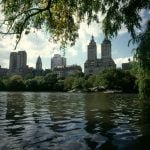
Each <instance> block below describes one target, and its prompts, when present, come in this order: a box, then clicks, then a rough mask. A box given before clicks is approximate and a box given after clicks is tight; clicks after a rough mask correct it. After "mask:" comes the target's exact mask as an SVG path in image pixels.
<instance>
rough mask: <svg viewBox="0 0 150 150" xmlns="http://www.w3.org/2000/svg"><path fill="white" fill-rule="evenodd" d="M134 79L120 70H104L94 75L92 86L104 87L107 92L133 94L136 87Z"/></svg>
mask: <svg viewBox="0 0 150 150" xmlns="http://www.w3.org/2000/svg"><path fill="white" fill-rule="evenodd" d="M135 81H136V78H135V77H134V76H133V75H131V73H129V72H125V71H122V70H121V69H111V70H104V71H103V72H102V73H100V74H98V75H96V79H95V82H94V86H104V87H105V88H106V89H109V90H121V91H123V92H131V93H132V92H135V91H137V87H136V84H135Z"/></svg>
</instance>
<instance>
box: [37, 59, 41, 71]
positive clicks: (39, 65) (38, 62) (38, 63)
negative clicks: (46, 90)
mask: <svg viewBox="0 0 150 150" xmlns="http://www.w3.org/2000/svg"><path fill="white" fill-rule="evenodd" d="M36 70H37V71H41V70H42V60H41V57H40V56H39V57H38V58H37V61H36Z"/></svg>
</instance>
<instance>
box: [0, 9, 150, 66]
mask: <svg viewBox="0 0 150 150" xmlns="http://www.w3.org/2000/svg"><path fill="white" fill-rule="evenodd" d="M141 16H142V18H143V21H142V22H141V23H142V24H143V25H145V24H146V21H147V19H150V18H149V17H150V11H148V12H146V13H145V11H141ZM1 17H2V16H0V18H1ZM92 35H93V36H94V39H95V41H96V43H97V57H98V58H101V43H102V41H103V39H104V35H103V33H102V30H101V25H100V24H97V23H95V22H93V23H92V24H91V25H90V26H88V25H87V24H86V22H82V23H81V24H80V29H79V38H78V39H77V40H76V44H75V45H74V46H73V47H67V48H66V50H65V57H66V58H67V65H73V64H77V65H80V66H81V67H82V69H84V62H85V61H86V60H87V45H88V44H89V42H90V40H91V36H92ZM130 39H131V36H130V35H129V34H128V32H127V30H126V28H125V27H123V28H122V29H121V30H120V31H119V33H118V36H117V37H116V38H113V39H111V44H112V58H113V59H114V61H115V63H116V65H117V67H121V64H122V63H124V62H128V59H129V58H131V59H132V57H133V55H134V52H135V51H134V49H135V48H136V45H132V44H130V45H129V46H128V41H129V40H130ZM14 47H15V38H14V37H12V36H5V37H2V36H0V65H1V66H2V67H3V68H9V55H10V52H12V51H16V52H17V51H20V50H25V51H26V52H27V65H28V66H29V67H34V68H35V64H36V60H37V58H38V56H41V59H42V66H43V69H50V66H51V64H50V60H51V57H53V55H54V54H61V55H62V54H63V50H60V49H59V46H58V44H55V43H52V42H50V41H49V35H48V34H47V33H44V32H43V31H40V30H39V31H36V32H35V33H30V34H29V35H24V36H23V37H22V39H21V41H20V43H19V45H18V47H17V49H16V50H14Z"/></svg>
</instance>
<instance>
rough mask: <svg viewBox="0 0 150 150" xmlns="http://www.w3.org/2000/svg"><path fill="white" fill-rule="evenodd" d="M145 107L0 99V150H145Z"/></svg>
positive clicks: (89, 97)
mask: <svg viewBox="0 0 150 150" xmlns="http://www.w3.org/2000/svg"><path fill="white" fill-rule="evenodd" d="M149 148H150V106H149V105H148V104H142V102H141V101H139V100H138V97H137V95H132V94H129V95H127V94H113V95H111V94H100V93H93V94H87V93H84V94H83V93H28V92H23V93H21V92H14V93H13V92H1V93H0V150H9V149H14V150H22V149H24V150H93V149H94V150H99V149H100V150H111V149H112V150H115V149H117V150H130V149H135V150H140V149H141V150H145V149H149Z"/></svg>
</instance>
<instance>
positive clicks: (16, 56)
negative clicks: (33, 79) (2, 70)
mask: <svg viewBox="0 0 150 150" xmlns="http://www.w3.org/2000/svg"><path fill="white" fill-rule="evenodd" d="M26 67H27V54H26V52H25V51H18V52H11V53H10V62H9V70H10V72H22V71H24V69H25V68H26Z"/></svg>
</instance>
